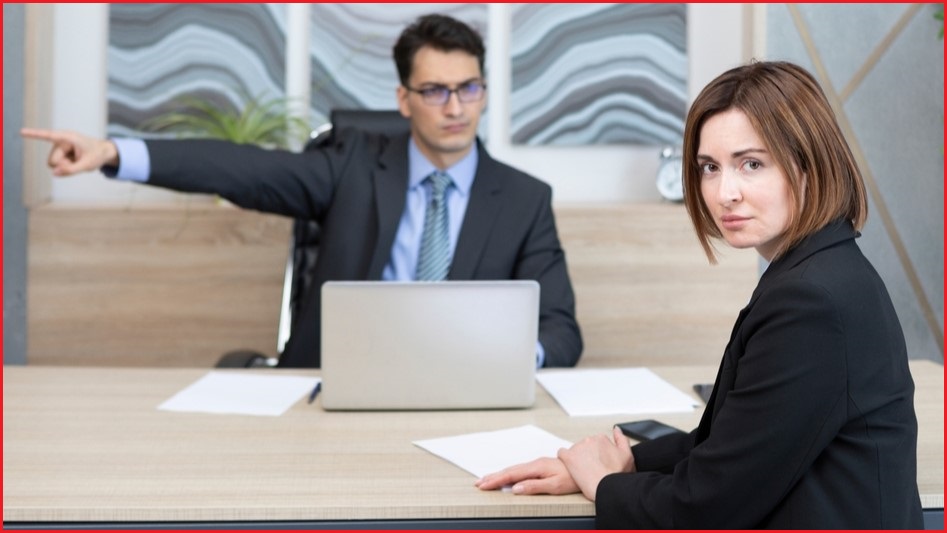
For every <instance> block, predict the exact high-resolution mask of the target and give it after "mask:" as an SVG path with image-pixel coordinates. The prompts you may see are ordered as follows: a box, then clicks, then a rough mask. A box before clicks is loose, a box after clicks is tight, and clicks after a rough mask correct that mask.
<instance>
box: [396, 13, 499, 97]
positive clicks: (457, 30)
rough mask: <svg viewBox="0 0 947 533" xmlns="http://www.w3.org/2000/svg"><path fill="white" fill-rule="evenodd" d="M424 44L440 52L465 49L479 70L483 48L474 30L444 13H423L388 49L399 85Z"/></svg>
mask: <svg viewBox="0 0 947 533" xmlns="http://www.w3.org/2000/svg"><path fill="white" fill-rule="evenodd" d="M425 46H430V47H431V48H434V49H435V50H440V51H442V52H453V51H454V50H461V51H463V52H467V53H468V54H470V55H472V56H474V57H476V58H477V62H478V63H479V64H480V72H481V73H483V62H484V57H485V56H486V50H485V48H484V46H483V39H482V38H481V37H480V34H479V33H477V31H476V30H475V29H473V28H471V27H470V26H468V25H467V24H464V23H463V22H461V21H459V20H457V19H454V18H451V17H448V16H447V15H439V14H431V15H424V16H422V17H419V18H418V19H417V20H416V21H414V23H412V24H411V25H409V26H408V27H407V28H405V29H404V31H402V32H401V36H399V37H398V41H397V42H396V43H395V46H394V48H393V50H392V52H393V55H394V58H395V67H396V68H397V69H398V78H399V79H400V80H401V85H404V86H406V87H407V85H408V80H409V79H410V78H411V67H413V66H414V65H413V62H414V56H415V55H417V53H418V50H420V49H421V48H423V47H425Z"/></svg>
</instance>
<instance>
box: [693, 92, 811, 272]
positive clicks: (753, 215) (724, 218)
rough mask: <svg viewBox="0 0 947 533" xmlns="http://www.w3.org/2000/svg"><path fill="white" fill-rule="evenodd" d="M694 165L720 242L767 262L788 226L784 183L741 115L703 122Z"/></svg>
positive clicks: (726, 113) (734, 113) (736, 112)
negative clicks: (749, 251) (751, 251)
mask: <svg viewBox="0 0 947 533" xmlns="http://www.w3.org/2000/svg"><path fill="white" fill-rule="evenodd" d="M697 162H698V163H699V164H700V168H701V180H700V191H701V195H702V196H703V198H704V202H705V203H706V204H707V208H708V209H709V210H710V213H711V214H712V215H713V217H714V222H715V223H716V224H717V227H718V228H720V232H721V233H722V234H723V238H724V240H726V241H727V243H728V244H729V245H730V246H733V247H734V248H749V247H751V246H752V247H754V248H756V251H757V252H759V254H760V255H761V256H763V258H765V259H766V260H767V261H771V260H772V259H773V256H774V255H775V252H776V250H777V249H778V247H779V243H780V240H781V238H782V236H783V234H784V233H785V232H786V230H787V229H788V227H789V219H790V215H791V212H792V211H791V210H792V200H791V194H790V189H789V181H788V180H787V179H786V174H785V173H784V172H783V170H782V169H781V168H779V167H778V166H777V165H776V161H775V160H774V159H773V156H772V154H771V153H770V152H769V150H768V149H767V148H766V145H765V144H764V143H763V141H762V140H761V139H760V137H759V135H757V133H756V130H754V129H753V126H752V125H751V124H750V121H749V119H747V117H746V114H744V113H743V112H742V111H740V110H737V109H730V110H728V111H724V112H722V113H719V114H717V115H714V116H712V117H710V118H709V119H707V121H706V122H704V125H703V127H702V128H701V130H700V146H699V147H698V149H697Z"/></svg>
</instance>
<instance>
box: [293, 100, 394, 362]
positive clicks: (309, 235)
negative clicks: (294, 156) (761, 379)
mask: <svg viewBox="0 0 947 533" xmlns="http://www.w3.org/2000/svg"><path fill="white" fill-rule="evenodd" d="M329 119H330V122H329V123H328V124H325V125H322V126H320V127H319V128H316V129H315V130H313V132H312V134H311V135H310V138H309V141H307V142H306V146H305V148H304V150H306V151H308V150H316V149H319V148H324V147H326V146H331V145H332V143H334V142H335V139H336V136H335V133H336V132H338V131H342V130H345V129H348V128H354V129H359V130H363V131H368V132H372V133H381V134H385V135H400V134H402V133H406V132H407V131H409V129H410V123H409V122H408V120H407V119H406V118H404V117H403V116H401V113H400V112H398V111H394V110H381V111H378V110H367V109H333V110H332V111H331V113H330V114H329ZM319 235H320V229H319V224H318V223H317V222H315V221H313V220H303V219H298V220H296V221H295V223H294V224H293V241H292V247H291V250H290V254H289V258H288V259H287V265H286V280H285V281H284V284H283V304H282V310H281V313H280V333H279V338H278V340H277V351H278V352H279V353H282V351H283V347H284V346H285V343H286V340H287V339H289V334H290V333H291V331H292V329H293V328H295V326H296V324H295V319H296V317H298V316H299V313H298V311H299V306H300V305H301V303H302V301H303V296H304V295H305V294H307V293H308V292H309V291H310V290H313V289H314V287H313V286H312V285H313V279H312V278H313V269H314V267H315V264H316V257H317V254H318V251H319ZM316 289H317V288H316Z"/></svg>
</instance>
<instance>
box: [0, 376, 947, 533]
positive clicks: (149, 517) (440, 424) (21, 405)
mask: <svg viewBox="0 0 947 533" xmlns="http://www.w3.org/2000/svg"><path fill="white" fill-rule="evenodd" d="M912 369H913V372H914V377H915V380H916V382H917V385H918V389H917V390H918V392H917V414H918V418H919V420H920V427H921V430H920V436H919V449H918V458H919V475H918V485H919V487H920V490H921V495H922V502H923V504H924V507H925V508H929V509H937V510H940V512H941V513H942V509H943V492H944V491H943V472H944V468H943V466H944V461H943V452H944V445H943V430H944V425H943V405H944V401H943V400H944V397H943V390H944V389H943V367H942V366H940V365H937V364H934V363H931V362H927V361H918V362H914V363H912ZM654 371H655V372H656V373H658V374H659V375H661V376H662V377H664V378H665V379H667V380H669V381H670V382H672V383H674V384H675V385H677V386H678V387H680V388H681V389H682V390H686V391H690V386H691V385H692V384H693V383H697V382H708V381H712V380H713V378H714V375H715V372H716V368H714V367H710V366H706V367H655V368H654ZM205 372H206V370H201V369H142V368H123V369H118V368H101V367H99V368H64V367H42V366H39V367H37V366H34V367H4V371H3V495H4V496H3V505H4V507H3V521H4V527H5V528H11V527H27V526H33V525H40V526H42V525H45V526H47V527H67V526H78V525H82V526H88V525H94V526H96V527H123V526H124V527H128V526H129V525H137V526H141V525H147V524H154V523H159V522H160V523H161V524H162V525H175V524H176V525H178V526H180V527H195V526H212V525H214V524H217V525H220V524H221V523H226V527H231V528H232V527H239V526H240V525H247V524H249V525H254V524H255V525H257V527H278V526H291V527H301V528H316V527H333V528H339V527H352V526H356V527H369V528H377V527H385V526H398V527H412V528H424V527H436V528H445V527H465V528H470V527H474V526H483V525H484V524H479V523H478V524H474V523H473V522H470V521H471V520H473V521H489V522H487V526H489V527H497V528H528V527H536V526H538V527H543V528H547V529H548V528H555V527H563V526H564V527H569V528H584V527H592V526H593V522H592V518H591V517H592V516H593V515H594V507H593V505H592V504H591V503H589V502H588V501H586V500H585V499H584V498H582V497H581V496H579V495H570V496H513V495H511V494H509V493H503V492H481V491H479V490H477V489H475V488H474V487H473V482H474V477H473V476H471V475H470V474H468V473H466V472H464V471H463V470H461V469H460V468H458V467H456V466H454V465H453V464H450V463H448V462H447V461H444V460H443V459H440V458H439V457H436V456H434V455H432V454H430V453H428V452H426V451H424V450H422V449H420V448H418V447H416V446H414V445H413V444H411V442H412V441H413V440H417V439H426V438H433V437H442V436H449V435H458V434H462V433H468V432H474V431H486V430H495V429H503V428H507V427H513V426H519V425H522V424H535V425H537V426H539V427H541V428H544V429H546V430H548V431H550V432H552V433H554V434H556V435H559V436H561V437H563V438H566V439H570V440H578V439H580V438H582V437H584V436H586V435H588V434H590V433H593V432H607V431H609V429H610V427H611V425H612V424H613V423H615V422H623V421H625V420H626V419H627V418H645V417H621V416H617V417H575V418H570V417H569V416H567V415H566V414H565V413H564V412H563V411H562V410H561V409H560V408H559V407H558V406H557V405H556V404H555V402H554V401H553V400H552V399H551V398H550V397H549V396H548V395H547V394H546V393H545V391H544V390H543V389H542V388H541V387H540V388H539V390H538V394H537V404H536V406H535V407H534V408H533V409H529V410H513V411H484V412H473V411H466V412H419V413H328V412H325V411H323V410H322V409H321V407H320V406H319V405H318V401H317V402H316V403H315V404H312V405H307V404H306V402H305V400H301V401H300V402H298V403H297V404H296V405H294V406H293V407H292V408H291V409H290V410H289V411H288V412H287V413H286V414H284V415H283V416H280V417H275V418H270V417H251V416H236V415H204V414H188V413H174V412H165V411H158V410H157V409H156V406H157V405H158V404H160V403H161V402H163V401H164V400H166V399H167V398H169V397H170V396H171V395H173V394H174V393H176V392H178V391H179V390H181V389H182V388H184V387H185V386H186V385H188V384H190V383H191V382H193V381H195V380H196V379H198V378H199V377H200V376H202V375H203V374H204V373H205ZM285 372H287V373H293V374H302V375H315V372H310V373H307V372H304V371H285ZM699 411H700V410H697V411H695V412H694V413H693V414H683V415H662V416H660V417H656V418H660V419H662V420H664V421H665V422H668V423H670V424H672V425H675V426H678V427H681V428H682V429H690V428H692V427H693V426H694V425H695V424H696V423H697V420H698V418H699V415H700V412H699ZM353 521H361V522H353ZM390 521H400V522H394V523H392V522H390Z"/></svg>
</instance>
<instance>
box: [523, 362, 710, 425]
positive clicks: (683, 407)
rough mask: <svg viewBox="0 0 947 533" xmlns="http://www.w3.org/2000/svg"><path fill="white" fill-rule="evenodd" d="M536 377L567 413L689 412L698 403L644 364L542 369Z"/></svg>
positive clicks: (594, 414) (580, 414)
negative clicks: (631, 366)
mask: <svg viewBox="0 0 947 533" xmlns="http://www.w3.org/2000/svg"><path fill="white" fill-rule="evenodd" d="M536 379H537V380H538V381H539V383H540V384H541V385H542V386H543V388H545V389H546V391H548V392H549V394H551V395H552V397H553V398H555V400H556V402H558V403H559V405H560V406H561V407H562V409H563V410H565V412H566V413H569V416H600V415H614V414H630V415H640V414H646V413H679V412H691V411H693V410H694V408H695V407H697V406H698V405H699V404H698V403H697V401H696V400H695V399H694V398H692V397H691V396H690V395H688V394H685V393H684V392H681V391H680V390H679V389H677V388H676V387H674V386H673V385H671V384H670V383H668V382H667V381H664V380H663V379H661V378H660V377H658V375H657V374H655V373H654V372H652V371H650V370H648V369H647V368H609V369H582V370H577V369H568V370H543V371H541V372H539V373H538V374H537V375H536Z"/></svg>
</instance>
